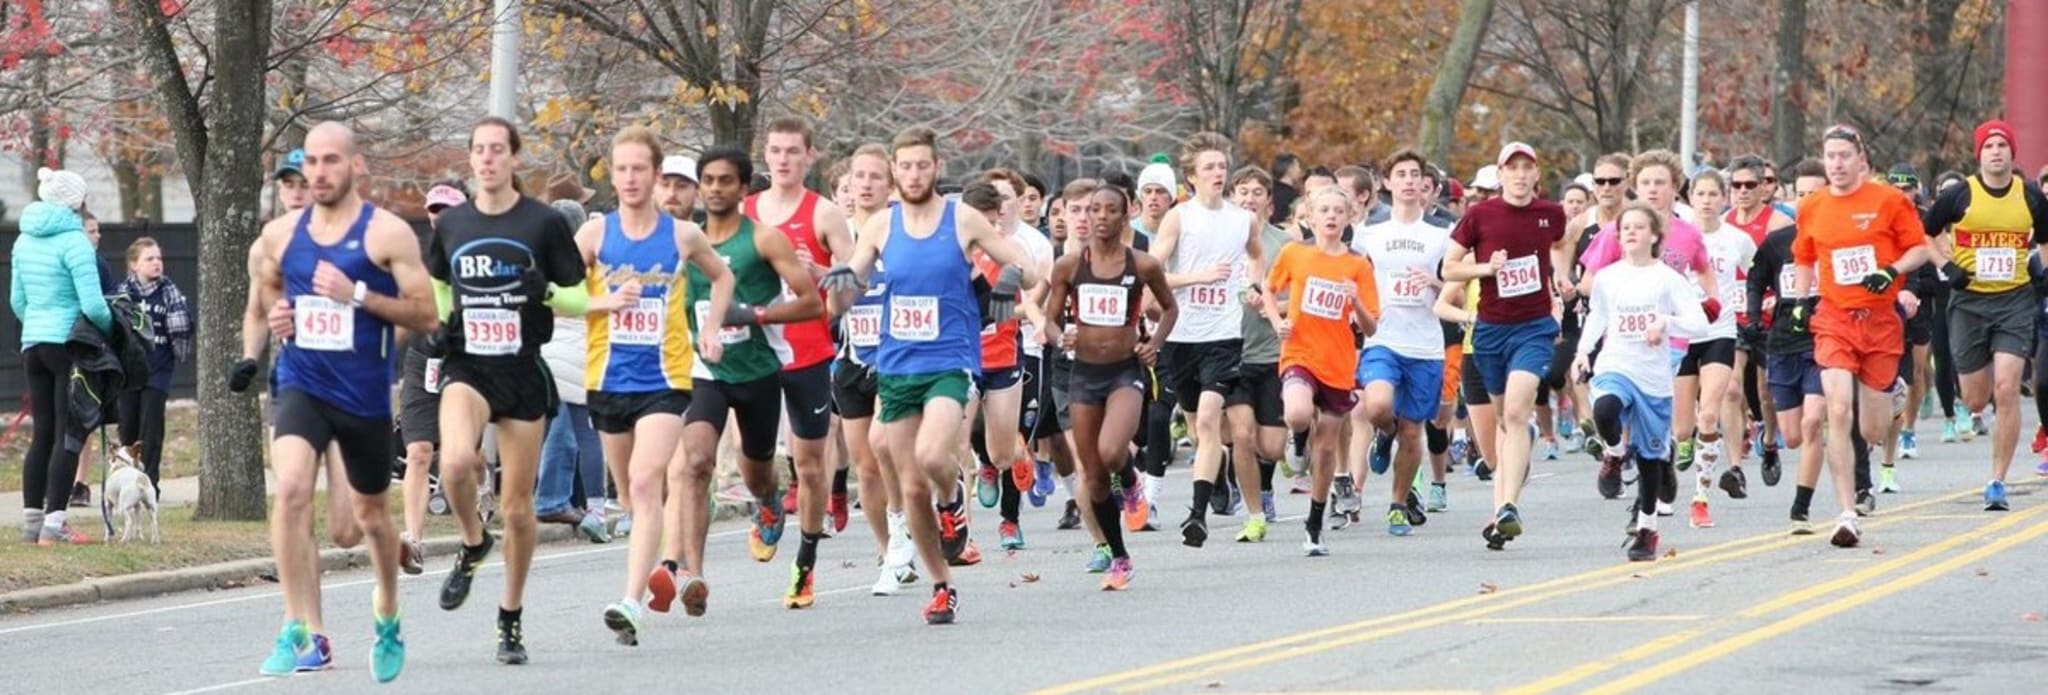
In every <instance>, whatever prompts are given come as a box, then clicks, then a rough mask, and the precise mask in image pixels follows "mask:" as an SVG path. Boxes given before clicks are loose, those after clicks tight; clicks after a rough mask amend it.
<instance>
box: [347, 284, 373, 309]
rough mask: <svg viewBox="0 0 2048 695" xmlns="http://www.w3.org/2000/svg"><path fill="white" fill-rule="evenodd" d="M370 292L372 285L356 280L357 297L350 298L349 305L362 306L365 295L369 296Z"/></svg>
mask: <svg viewBox="0 0 2048 695" xmlns="http://www.w3.org/2000/svg"><path fill="white" fill-rule="evenodd" d="M369 294H370V286H369V285H367V284H364V283H363V281H361V280H357V281H356V294H355V297H354V298H352V299H350V300H349V305H350V306H356V307H360V306H362V305H363V298H364V297H367V296H369Z"/></svg>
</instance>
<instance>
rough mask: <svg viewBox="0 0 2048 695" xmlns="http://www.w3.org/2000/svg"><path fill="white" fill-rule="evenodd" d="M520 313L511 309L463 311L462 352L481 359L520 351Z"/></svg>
mask: <svg viewBox="0 0 2048 695" xmlns="http://www.w3.org/2000/svg"><path fill="white" fill-rule="evenodd" d="M522 345H523V343H521V342H520V336H519V312H516V311H513V310H511V309H463V310H462V351H463V352H466V353H469V354H472V355H476V356H479V357H502V356H504V355H510V354H514V353H517V352H519V348H520V347H521V346H522Z"/></svg>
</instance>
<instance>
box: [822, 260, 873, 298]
mask: <svg viewBox="0 0 2048 695" xmlns="http://www.w3.org/2000/svg"><path fill="white" fill-rule="evenodd" d="M861 287H862V284H861V281H860V277H859V276H857V275H854V274H853V269H852V268H849V267H846V266H843V265H835V266H832V269H831V270H827V271H825V276H824V277H821V278H818V289H821V290H824V291H826V292H838V291H840V290H858V289H861Z"/></svg>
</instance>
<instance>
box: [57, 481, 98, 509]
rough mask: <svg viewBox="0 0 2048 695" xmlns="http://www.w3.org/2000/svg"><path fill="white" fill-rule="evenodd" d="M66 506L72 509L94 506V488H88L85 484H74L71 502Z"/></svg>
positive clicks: (72, 485)
mask: <svg viewBox="0 0 2048 695" xmlns="http://www.w3.org/2000/svg"><path fill="white" fill-rule="evenodd" d="M64 506H66V507H70V508H77V507H90V506H92V488H91V487H87V486H86V484H85V483H77V482H74V483H72V484H71V502H70V503H69V504H66V505H64Z"/></svg>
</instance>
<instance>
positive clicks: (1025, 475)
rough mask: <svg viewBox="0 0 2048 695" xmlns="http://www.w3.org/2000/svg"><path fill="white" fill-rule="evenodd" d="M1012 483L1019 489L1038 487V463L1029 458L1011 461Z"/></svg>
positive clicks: (1034, 488)
mask: <svg viewBox="0 0 2048 695" xmlns="http://www.w3.org/2000/svg"><path fill="white" fill-rule="evenodd" d="M1010 484H1012V485H1015V486H1016V487H1017V489H1018V490H1036V489H1038V464H1037V463H1035V462H1033V461H1032V460H1031V459H1028V458H1019V459H1017V460H1015V461H1011V462H1010ZM997 501H998V502H1000V501H1001V500H997Z"/></svg>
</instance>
